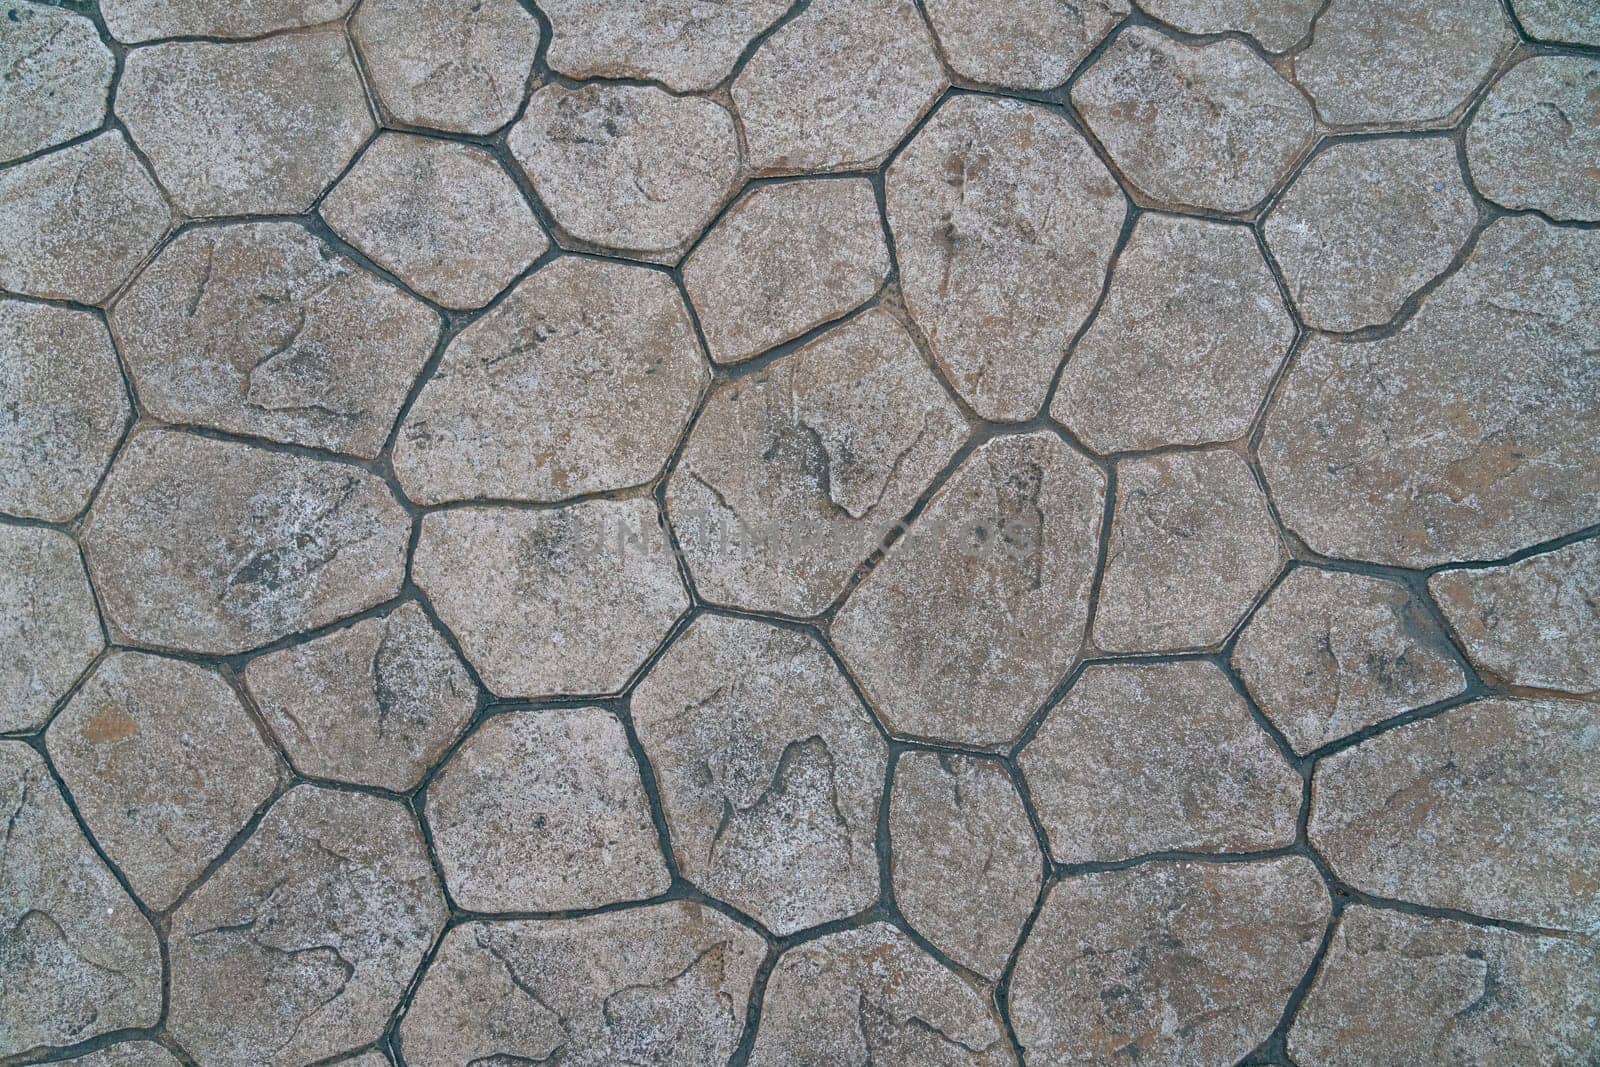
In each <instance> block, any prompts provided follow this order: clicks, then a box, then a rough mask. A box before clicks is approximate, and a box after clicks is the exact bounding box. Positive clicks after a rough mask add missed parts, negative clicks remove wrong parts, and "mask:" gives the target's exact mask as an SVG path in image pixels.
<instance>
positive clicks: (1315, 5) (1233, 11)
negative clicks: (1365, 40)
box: [1140, 0, 1323, 52]
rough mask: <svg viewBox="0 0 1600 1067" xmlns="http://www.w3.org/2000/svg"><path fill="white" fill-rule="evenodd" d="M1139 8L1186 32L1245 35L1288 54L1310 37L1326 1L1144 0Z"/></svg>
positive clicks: (1268, 49) (1264, 45) (1273, 49)
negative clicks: (1291, 49)
mask: <svg viewBox="0 0 1600 1067" xmlns="http://www.w3.org/2000/svg"><path fill="white" fill-rule="evenodd" d="M1140 6H1141V7H1143V8H1144V10H1145V11H1146V13H1148V14H1149V15H1150V16H1151V17H1152V18H1158V19H1160V20H1161V21H1162V22H1165V23H1166V24H1167V25H1168V26H1174V27H1176V28H1178V29H1180V30H1182V31H1183V32H1184V33H1244V34H1249V35H1250V36H1251V37H1254V38H1255V40H1256V43H1257V44H1259V45H1261V47H1262V48H1265V49H1266V50H1267V51H1269V52H1285V51H1288V50H1289V49H1290V48H1293V47H1294V46H1295V45H1297V44H1299V43H1300V42H1301V41H1303V40H1305V38H1306V36H1307V35H1308V34H1310V32H1311V25H1312V22H1313V21H1314V20H1315V18H1316V15H1317V12H1318V11H1320V10H1322V7H1323V0H1144V2H1143V3H1142V4H1141V5H1140Z"/></svg>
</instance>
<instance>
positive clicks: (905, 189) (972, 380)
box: [885, 96, 1126, 421]
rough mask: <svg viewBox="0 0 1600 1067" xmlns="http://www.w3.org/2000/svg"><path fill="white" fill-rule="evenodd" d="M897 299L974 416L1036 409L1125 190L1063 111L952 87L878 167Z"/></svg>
mask: <svg viewBox="0 0 1600 1067" xmlns="http://www.w3.org/2000/svg"><path fill="white" fill-rule="evenodd" d="M885 192H886V200H887V205H888V219H889V228H890V230H891V231H892V232H893V234H894V242H895V250H896V254H897V255H898V257H899V261H900V271H901V278H900V281H901V286H902V289H903V291H904V293H905V300H906V307H907V309H908V310H909V311H910V312H911V316H912V318H914V319H915V320H916V322H917V324H918V325H919V326H920V327H921V328H922V331H923V333H924V334H925V335H926V337H927V340H928V345H929V347H930V348H932V350H933V354H934V357H935V358H936V359H937V360H938V361H939V363H940V365H941V366H942V367H943V368H944V371H945V374H946V375H947V376H948V377H949V379H950V381H951V383H952V384H953V385H954V386H955V388H956V389H957V390H958V391H959V392H960V393H961V395H962V397H963V398H964V399H965V400H966V401H967V403H969V404H971V405H972V407H973V408H974V409H975V410H976V411H977V412H978V414H979V415H981V416H983V417H984V418H989V419H1001V420H1007V421H1021V420H1024V419H1028V418H1031V417H1033V416H1034V415H1035V414H1037V413H1038V411H1039V407H1040V405H1042V404H1043V403H1044V397H1045V393H1046V391H1047V390H1048V389H1049V388H1050V380H1051V377H1052V376H1053V375H1054V374H1055V370H1056V367H1057V366H1059V365H1060V363H1061V357H1062V355H1063V354H1064V352H1065V350H1066V346H1067V342H1068V341H1070V340H1071V338H1072V335H1073V334H1074V333H1076V332H1077V331H1078V329H1079V328H1080V327H1081V326H1082V325H1083V322H1084V319H1085V318H1087V317H1088V314H1089V312H1090V310H1091V309H1092V308H1093V307H1094V303H1095V301H1096V300H1097V299H1098V298H1099V296H1100V290H1101V288H1102V286H1104V284H1105V273H1106V264H1107V263H1108V262H1109V261H1110V257H1111V249H1112V247H1113V245H1114V244H1115V243H1116V240H1117V235H1118V233H1119V231H1120V230H1121V228H1122V221H1123V217H1124V215H1125V214H1126V201H1125V199H1124V197H1123V195H1122V192H1121V190H1119V189H1118V188H1117V184H1116V182H1115V181H1113V180H1112V178H1111V175H1110V174H1109V173H1107V171H1106V169H1105V167H1104V166H1103V165H1102V164H1101V163H1100V161H1099V160H1098V159H1097V158H1095V155H1094V152H1093V150H1091V149H1090V147H1089V145H1088V143H1087V142H1086V141H1085V140H1084V139H1083V137H1082V136H1080V135H1079V134H1078V133H1077V132H1076V131H1075V130H1073V129H1072V127H1071V126H1070V125H1069V124H1068V123H1067V121H1066V120H1065V119H1063V118H1061V117H1060V116H1059V115H1056V114H1053V113H1051V112H1049V111H1047V110H1045V109H1044V108H1043V107H1040V106H1038V105H1035V104H1025V103H1021V102H1018V101H1009V100H997V99H993V98H987V97H979V96H959V97H953V98H951V99H950V100H948V101H946V102H945V103H944V104H942V105H940V107H939V111H938V112H937V113H936V114H935V115H934V116H933V118H932V119H930V120H929V122H928V124H927V125H926V126H924V127H923V128H922V130H921V131H920V132H918V134H917V136H916V138H915V139H914V140H912V142H911V143H910V145H909V146H908V147H907V148H906V150H905V152H904V153H902V154H901V156H900V157H899V158H898V159H896V160H895V162H894V164H893V165H892V166H891V167H890V168H889V174H888V178H887V179H886V182H885Z"/></svg>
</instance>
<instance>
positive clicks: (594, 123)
mask: <svg viewBox="0 0 1600 1067" xmlns="http://www.w3.org/2000/svg"><path fill="white" fill-rule="evenodd" d="M506 143H507V145H508V146H509V147H510V149H511V154H512V156H513V157H515V159H516V161H517V164H518V165H519V166H521V167H522V171H523V173H524V174H526V175H527V177H528V181H530V182H531V183H533V188H534V191H535V192H537V193H538V194H539V199H540V200H542V201H544V205H545V207H547V208H549V210H550V215H551V218H552V219H554V221H555V225H556V227H557V228H558V231H559V232H558V234H557V236H558V237H561V238H562V239H564V240H565V241H567V242H569V243H572V244H575V245H577V246H579V247H583V246H595V247H598V248H602V249H607V250H611V251H614V252H617V253H618V254H620V255H624V256H628V257H630V258H632V259H644V260H650V261H653V262H657V263H671V262H674V261H675V260H676V259H677V258H678V257H679V256H681V255H682V254H683V252H684V250H685V249H687V248H688V247H689V245H690V244H691V243H692V242H693V241H694V239H695V238H696V237H698V236H699V234H700V231H701V230H703V229H705V227H706V224H707V223H709V222H710V221H711V217H712V216H713V215H715V214H716V213H717V209H718V208H720V207H721V206H722V205H723V203H725V202H726V201H727V199H728V198H729V197H730V196H732V195H733V193H734V190H735V189H737V188H738V184H739V172H740V167H739V139H738V136H737V134H736V133H735V131H734V126H733V116H732V115H730V114H728V112H727V111H726V110H725V109H724V108H723V107H722V106H721V105H720V104H717V103H714V102H712V101H710V100H707V99H704V98H703V97H697V96H671V95H669V94H668V93H665V92H663V91H662V90H660V89H657V88H655V87H654V86H639V85H585V86H582V87H581V88H578V89H568V88H566V87H565V86H562V85H546V86H544V87H543V88H541V89H539V90H538V91H537V92H535V93H534V94H533V96H532V97H531V98H530V99H529V101H528V108H527V110H526V111H525V112H523V115H522V118H521V119H520V120H519V121H518V122H517V124H516V125H515V126H513V127H512V128H511V135H510V137H509V138H508V139H507V142H506Z"/></svg>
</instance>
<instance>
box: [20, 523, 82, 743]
mask: <svg viewBox="0 0 1600 1067" xmlns="http://www.w3.org/2000/svg"><path fill="white" fill-rule="evenodd" d="M104 647H105V639H104V638H103V637H102V636H101V633H100V618H99V616H98V615H97V614H96V613H95V606H94V594H93V593H91V592H90V591H89V580H88V577H87V576H86V575H85V574H84V571H83V562H82V560H80V559H79V558H78V546H77V545H75V544H73V542H72V539H71V538H70V537H68V536H67V535H66V534H63V533H57V532H56V531H55V530H45V529H40V528H39V527H36V526H10V525H0V730H4V731H12V730H19V731H20V730H31V729H34V728H35V727H37V726H41V725H43V723H44V721H45V720H46V719H47V718H49V716H50V710H51V708H53V707H54V706H55V703H56V701H58V700H60V699H61V698H62V697H64V696H66V695H67V691H68V690H69V689H71V688H72V685H73V683H74V682H76V681H77V680H78V676H79V675H81V674H82V673H83V671H84V668H85V667H87V666H89V662H90V661H91V660H93V659H94V658H95V656H97V655H99V654H100V650H101V649H102V648H104Z"/></svg>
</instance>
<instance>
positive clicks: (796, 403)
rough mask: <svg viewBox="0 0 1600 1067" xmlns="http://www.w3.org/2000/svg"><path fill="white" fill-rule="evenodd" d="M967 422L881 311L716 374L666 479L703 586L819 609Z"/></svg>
mask: <svg viewBox="0 0 1600 1067" xmlns="http://www.w3.org/2000/svg"><path fill="white" fill-rule="evenodd" d="M967 430H968V424H967V421H966V419H964V418H963V417H962V415H961V413H960V411H959V410H958V409H957V408H956V406H955V404H954V402H953V401H951V400H950V398H949V396H948V395H947V394H946V393H945V391H944V388H943V387H942V386H941V385H940V384H939V381H938V379H937V378H936V377H935V376H934V374H933V372H932V371H931V370H929V369H928V367H927V365H926V364H924V363H923V362H922V359H921V357H920V356H919V355H918V354H917V350H916V347H915V346H914V344H913V343H912V341H911V338H910V337H909V336H908V335H907V333H906V331H905V329H904V328H903V327H902V326H901V325H900V324H899V323H898V322H896V321H895V319H894V318H893V317H892V316H890V315H889V314H888V313H887V312H884V311H878V310H873V311H868V312H867V313H865V314H864V315H861V316H860V317H858V318H855V319H852V320H851V321H850V322H848V323H846V324H845V325H843V326H839V327H837V328H835V329H833V330H830V331H829V332H828V333H826V334H823V335H822V336H821V337H819V338H818V339H817V340H815V341H813V342H811V343H810V344H808V345H806V346H805V347H804V348H801V349H799V350H798V351H796V352H793V353H791V354H789V355H787V356H784V357H783V358H782V359H780V360H778V361H776V362H774V363H773V364H771V365H770V366H768V367H765V368H763V369H762V370H760V371H759V372H757V373H755V374H752V375H750V376H748V377H741V378H736V379H734V380H732V381H730V382H727V383H726V384H723V385H721V386H719V387H718V388H717V389H716V390H715V391H714V392H713V393H712V395H711V399H710V400H709V401H708V402H707V404H706V408H705V410H704V411H703V412H702V413H701V415H700V418H699V421H698V422H696V423H695V428H694V431H693V433H692V434H691V435H690V438H689V443H688V446H687V447H686V448H685V449H684V452H683V456H682V458H681V459H680V460H679V463H678V466H677V469H676V470H675V471H674V472H673V475H672V478H671V480H670V481H669V482H668V484H667V512H668V516H669V518H670V519H671V521H672V524H673V529H674V531H675V532H676V533H677V536H678V540H679V543H680V545H681V546H682V551H683V554H684V558H685V560H686V561H687V563H688V565H689V570H690V572H691V573H692V574H693V575H694V580H695V587H696V589H697V590H698V592H699V593H700V595H701V596H703V597H705V598H706V599H707V600H711V601H714V602H717V603H724V604H733V605H736V606H738V607H744V608H753V609H760V610H767V611H779V612H784V613H786V614H790V615H813V614H816V613H818V612H820V611H822V610H823V609H824V608H826V607H827V606H828V605H829V604H830V603H832V602H833V600H834V599H835V598H836V597H838V596H839V594H840V593H842V592H844V589H845V585H846V583H847V581H848V580H849V578H850V576H851V575H852V574H853V573H854V572H855V570H856V568H857V567H858V566H859V565H860V564H861V563H862V562H864V561H865V560H866V559H867V557H868V556H870V555H871V554H872V552H873V550H874V549H876V548H877V547H878V545H879V544H880V543H881V542H882V541H883V538H884V537H885V536H886V535H888V534H889V532H890V531H891V530H892V529H893V528H894V527H895V526H896V525H897V524H898V523H899V522H900V521H901V519H902V517H903V516H904V515H905V513H906V512H907V511H909V510H910V508H911V505H912V504H913V503H914V502H915V501H916V499H917V497H918V495H920V494H921V493H922V492H923V491H924V490H925V489H926V488H927V487H928V483H929V482H931V481H932V480H933V477H934V475H936V474H937V473H938V472H939V471H940V470H942V469H943V468H944V466H945V465H946V464H947V463H948V462H949V461H950V458H951V457H952V456H953V455H954V454H955V451H956V448H957V447H958V446H959V445H960V444H961V442H962V441H963V440H964V439H965V438H966V436H967Z"/></svg>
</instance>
